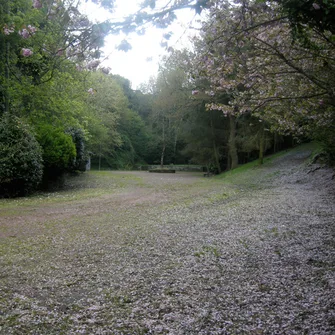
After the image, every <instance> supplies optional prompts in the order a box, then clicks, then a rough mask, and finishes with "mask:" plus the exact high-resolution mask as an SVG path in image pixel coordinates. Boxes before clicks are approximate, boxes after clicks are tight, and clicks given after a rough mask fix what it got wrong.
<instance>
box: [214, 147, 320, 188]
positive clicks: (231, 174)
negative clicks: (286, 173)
mask: <svg viewBox="0 0 335 335" xmlns="http://www.w3.org/2000/svg"><path fill="white" fill-rule="evenodd" d="M300 151H301V152H306V151H310V152H311V155H310V158H309V159H308V160H307V161H306V162H307V164H308V163H309V162H310V161H311V160H312V158H313V157H314V156H315V155H317V154H318V153H320V152H321V146H320V145H319V144H318V143H315V142H311V143H305V144H302V145H299V146H297V147H295V148H293V149H290V150H283V151H280V152H277V153H275V154H273V155H269V156H266V157H265V158H264V163H263V164H262V165H261V164H259V160H258V159H257V160H254V161H252V162H250V163H247V164H243V165H241V166H239V167H237V168H236V169H234V170H231V171H227V172H224V173H222V174H220V175H218V176H215V178H216V179H224V180H225V181H227V182H237V183H239V182H238V179H239V178H240V177H242V178H243V180H245V178H246V177H251V175H252V174H258V173H259V172H260V171H261V170H262V169H263V168H264V167H268V166H270V165H271V164H272V163H273V162H274V160H276V159H277V158H279V157H282V156H284V155H287V154H292V153H298V152H300ZM277 174H279V171H275V172H272V173H271V175H272V176H273V177H275V176H276V175H277ZM271 175H270V174H269V175H268V176H267V177H270V176H271Z"/></svg>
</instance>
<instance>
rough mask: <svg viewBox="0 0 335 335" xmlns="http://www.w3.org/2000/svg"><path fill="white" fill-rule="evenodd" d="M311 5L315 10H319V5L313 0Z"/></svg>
mask: <svg viewBox="0 0 335 335" xmlns="http://www.w3.org/2000/svg"><path fill="white" fill-rule="evenodd" d="M312 6H313V7H314V9H316V10H319V9H320V6H319V5H318V4H317V3H315V2H313V5H312Z"/></svg>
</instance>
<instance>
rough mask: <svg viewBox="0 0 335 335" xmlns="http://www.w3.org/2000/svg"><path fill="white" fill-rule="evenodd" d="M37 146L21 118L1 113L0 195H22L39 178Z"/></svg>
mask: <svg viewBox="0 0 335 335" xmlns="http://www.w3.org/2000/svg"><path fill="white" fill-rule="evenodd" d="M42 174H43V160H42V151H41V147H40V145H39V144H38V142H37V141H36V139H35V137H34V135H33V134H32V131H31V129H30V128H29V127H28V125H27V124H25V123H24V122H23V121H22V120H20V119H19V118H17V117H14V116H12V115H4V117H3V118H2V120H1V121H0V196H1V197H13V196H22V195H26V194H28V193H30V192H32V191H33V190H35V189H36V187H37V186H38V184H39V183H40V182H41V180H42Z"/></svg>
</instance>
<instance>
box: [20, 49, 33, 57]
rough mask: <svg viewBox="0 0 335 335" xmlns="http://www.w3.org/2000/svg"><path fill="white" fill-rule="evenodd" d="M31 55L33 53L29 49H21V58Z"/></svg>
mask: <svg viewBox="0 0 335 335" xmlns="http://www.w3.org/2000/svg"><path fill="white" fill-rule="evenodd" d="M32 54H33V52H32V51H31V50H30V49H26V48H22V56H23V57H29V56H31V55H32Z"/></svg>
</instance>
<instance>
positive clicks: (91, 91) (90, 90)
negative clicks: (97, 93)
mask: <svg viewBox="0 0 335 335" xmlns="http://www.w3.org/2000/svg"><path fill="white" fill-rule="evenodd" d="M87 92H88V93H89V94H92V95H93V94H94V90H93V88H92V87H91V88H89V89H88V90H87Z"/></svg>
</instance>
